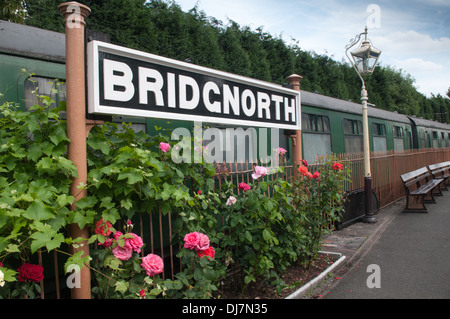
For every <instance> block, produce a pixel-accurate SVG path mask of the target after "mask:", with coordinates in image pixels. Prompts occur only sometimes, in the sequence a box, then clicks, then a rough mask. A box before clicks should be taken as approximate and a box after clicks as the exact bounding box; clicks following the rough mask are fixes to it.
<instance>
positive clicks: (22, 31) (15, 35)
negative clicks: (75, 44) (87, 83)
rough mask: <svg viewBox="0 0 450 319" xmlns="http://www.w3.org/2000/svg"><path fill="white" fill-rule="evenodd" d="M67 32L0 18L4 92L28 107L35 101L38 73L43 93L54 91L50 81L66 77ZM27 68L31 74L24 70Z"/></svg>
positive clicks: (0, 73)
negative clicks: (58, 31) (29, 76)
mask: <svg viewBox="0 0 450 319" xmlns="http://www.w3.org/2000/svg"><path fill="white" fill-rule="evenodd" d="M64 43H65V38H64V34H60V33H57V32H51V31H47V30H42V29H39V28H33V27H29V26H24V25H21V24H15V23H11V22H6V21H1V20H0V93H2V94H4V96H3V99H4V100H5V101H10V102H17V103H20V105H21V106H22V107H24V108H27V107H29V106H30V105H32V104H33V99H32V96H31V94H30V93H31V92H32V91H33V90H34V84H33V83H32V82H31V81H30V80H29V79H28V77H27V74H35V79H36V81H37V83H35V84H36V86H39V93H40V94H50V89H51V84H49V82H50V81H54V80H55V79H65V78H66V67H65V45H64ZM24 70H26V72H27V74H26V73H25V72H24Z"/></svg>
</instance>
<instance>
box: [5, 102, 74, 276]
mask: <svg viewBox="0 0 450 319" xmlns="http://www.w3.org/2000/svg"><path fill="white" fill-rule="evenodd" d="M38 101H39V105H35V106H33V107H32V108H30V110H29V111H27V112H23V111H20V109H19V106H17V105H14V104H11V103H8V102H6V103H4V104H3V105H1V106H0V111H1V116H0V127H1V130H0V260H1V261H3V262H5V261H6V262H5V267H6V268H9V269H16V268H17V267H18V266H19V265H20V264H21V263H22V261H28V260H29V258H30V253H31V254H33V253H35V252H37V251H38V250H41V251H50V250H53V249H55V248H58V247H60V246H61V244H63V243H64V242H65V235H64V232H65V226H66V225H67V223H68V216H69V215H70V214H69V208H68V206H69V205H70V204H72V202H73V199H74V198H73V197H72V196H71V195H69V186H70V184H71V182H72V177H75V176H76V174H77V171H76V168H75V166H74V165H73V163H72V162H70V161H69V160H67V158H66V149H67V145H68V143H69V139H68V138H67V135H66V127H65V122H64V121H63V120H61V119H60V117H59V113H60V112H61V111H63V110H64V108H65V105H64V103H63V102H62V103H61V105H60V107H58V108H49V107H48V106H49V105H51V104H52V103H53V102H54V101H53V100H52V99H51V98H50V97H48V96H39V95H38Z"/></svg>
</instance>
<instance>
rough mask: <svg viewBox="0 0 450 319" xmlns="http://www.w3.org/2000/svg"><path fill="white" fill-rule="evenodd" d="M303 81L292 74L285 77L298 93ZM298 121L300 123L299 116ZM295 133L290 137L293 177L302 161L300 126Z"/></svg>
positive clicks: (296, 174)
mask: <svg viewBox="0 0 450 319" xmlns="http://www.w3.org/2000/svg"><path fill="white" fill-rule="evenodd" d="M302 79H303V77H302V76H301V75H298V74H292V75H290V76H288V77H287V80H288V82H289V84H290V85H292V88H293V89H294V90H295V91H298V92H300V81H301V80H302ZM299 117H300V119H299V121H300V123H301V121H302V119H301V114H299ZM294 132H295V133H294V134H293V135H291V138H292V167H293V168H294V172H293V173H294V176H298V173H299V172H298V170H297V166H298V165H300V162H301V160H302V131H301V126H300V125H299V126H298V129H297V130H295V131H294Z"/></svg>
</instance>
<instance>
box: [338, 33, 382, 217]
mask: <svg viewBox="0 0 450 319" xmlns="http://www.w3.org/2000/svg"><path fill="white" fill-rule="evenodd" d="M363 34H364V40H362V41H361V45H360V47H359V48H357V49H356V50H354V51H352V52H350V54H351V58H350V57H349V55H348V51H349V50H350V49H351V48H352V47H354V46H355V45H357V44H358V43H359V42H360V39H361V36H362V35H363ZM345 49H346V50H345V55H346V56H347V58H348V60H349V61H350V64H351V65H352V66H353V67H354V68H355V70H356V72H357V73H358V75H359V77H360V79H361V82H362V90H361V101H362V105H363V141H364V194H365V215H364V217H363V221H364V222H366V223H375V222H376V221H377V220H376V219H375V217H374V216H373V212H372V175H371V170H370V144H369V119H368V116H367V100H368V96H367V90H366V86H365V84H364V78H363V76H364V75H370V74H372V73H373V71H374V69H375V66H376V65H377V62H378V58H379V57H380V54H381V51H380V50H378V49H376V48H375V47H374V46H373V45H372V43H371V42H370V41H369V40H368V39H367V27H366V28H365V30H364V32H362V33H360V34H359V35H357V36H356V37H355V38H354V39H353V40H351V41H350V43H349V44H348V45H347V46H346V47H345Z"/></svg>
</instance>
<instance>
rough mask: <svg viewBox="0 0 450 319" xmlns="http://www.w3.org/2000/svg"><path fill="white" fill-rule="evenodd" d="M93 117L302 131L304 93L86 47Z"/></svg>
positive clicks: (111, 48) (108, 47) (115, 49)
mask: <svg viewBox="0 0 450 319" xmlns="http://www.w3.org/2000/svg"><path fill="white" fill-rule="evenodd" d="M87 66H88V67H87V75H88V77H87V83H88V85H87V91H88V112H89V113H91V114H104V115H126V116H131V117H145V118H162V119H169V120H184V121H201V122H208V123H219V124H229V125H244V126H256V127H271V128H280V129H294V130H295V129H300V123H301V118H300V92H298V91H294V90H292V89H288V88H284V87H282V86H278V85H274V84H272V83H268V82H264V81H259V80H254V79H250V78H247V77H243V76H238V75H234V74H230V73H226V72H222V71H217V70H213V69H209V68H205V67H201V66H197V65H194V64H191V63H185V62H180V61H177V60H172V59H168V58H164V57H160V56H156V55H153V54H149V53H145V52H141V51H136V50H133V49H129V48H124V47H121V46H117V45H113V44H110V43H105V42H100V41H91V42H89V43H88V44H87Z"/></svg>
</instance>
